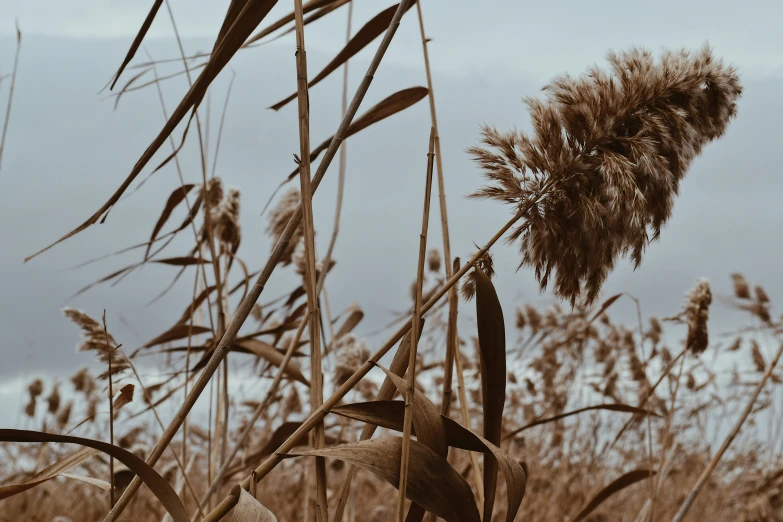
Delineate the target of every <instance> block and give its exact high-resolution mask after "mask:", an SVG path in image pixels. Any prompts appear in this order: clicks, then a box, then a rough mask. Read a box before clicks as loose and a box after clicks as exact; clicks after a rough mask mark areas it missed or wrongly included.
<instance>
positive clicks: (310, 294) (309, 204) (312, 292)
mask: <svg viewBox="0 0 783 522" xmlns="http://www.w3.org/2000/svg"><path fill="white" fill-rule="evenodd" d="M303 18H304V14H303V13H302V0H294V22H295V27H296V86H297V105H298V112H299V153H300V155H301V158H300V161H298V163H299V180H300V186H301V193H302V213H303V221H304V247H305V260H306V267H307V270H306V271H305V290H306V291H307V308H308V310H310V315H309V319H310V326H309V332H310V372H311V375H310V408H311V411H316V410H317V409H318V408H320V407H321V405H322V404H323V400H324V398H323V371H322V369H321V334H320V330H319V327H320V323H319V320H320V317H321V312H320V308H319V306H318V302H319V300H318V295H317V293H316V267H315V224H314V221H313V190H312V187H311V182H312V180H311V179H310V98H309V94H308V89H307V51H306V50H305V38H304V20H303ZM327 270H328V267H327V266H324V271H327ZM325 445H326V437H325V434H324V425H323V422H321V423H318V424H317V425H316V426H315V430H314V433H313V447H314V448H315V449H321V448H323V447H324V446H325ZM315 484H316V520H318V522H328V520H329V511H328V508H327V498H326V459H325V458H324V457H315Z"/></svg>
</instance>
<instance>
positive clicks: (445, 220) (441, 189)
mask: <svg viewBox="0 0 783 522" xmlns="http://www.w3.org/2000/svg"><path fill="white" fill-rule="evenodd" d="M416 12H417V14H418V19H419V33H420V34H421V48H422V54H423V56H424V70H425V72H426V74H427V92H428V99H429V102H430V121H431V122H432V127H433V128H434V129H435V161H436V166H437V168H438V201H439V203H440V224H441V232H442V235H443V258H444V260H445V265H446V277H449V276H450V275H451V262H452V260H451V240H450V238H449V217H448V212H447V210H446V185H445V182H444V179H443V157H442V156H441V153H440V131H439V130H438V115H437V112H436V111H435V90H434V89H433V87H432V70H431V69H430V55H429V51H428V49H427V44H428V43H429V41H430V40H429V38H427V35H426V33H425V31H424V16H423V15H422V13H421V1H420V0H419V1H417V2H416ZM450 299H451V298H450Z"/></svg>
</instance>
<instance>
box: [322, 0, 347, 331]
mask: <svg viewBox="0 0 783 522" xmlns="http://www.w3.org/2000/svg"><path fill="white" fill-rule="evenodd" d="M352 21H353V2H348V23H347V27H346V29H345V43H346V45H347V44H348V42H350V41H351V22H352ZM349 62H350V60H346V62H345V65H343V97H342V106H341V111H340V115H341V116H342V117H345V113H346V111H347V110H348V63H349ZM347 162H348V144H347V143H342V144H341V145H340V165H339V169H338V174H337V201H336V203H335V208H334V226H333V228H332V237H331V239H330V240H329V247H328V248H327V249H326V255H325V256H324V259H323V262H322V265H323V266H325V267H328V266H329V265H330V264H331V262H332V253H333V251H334V245H335V244H336V243H337V235H338V234H339V233H340V217H341V215H342V211H343V193H344V192H345V170H346V167H347ZM326 272H328V269H327V270H324V273H323V274H322V275H321V276H320V277H319V278H318V288H317V289H316V295H321V289H322V288H323V285H324V281H325V280H326ZM324 299H325V304H326V314H327V316H329V327H330V328H331V326H332V321H331V315H332V314H331V312H330V311H329V296H328V295H327V294H326V292H324ZM332 342H334V332H332Z"/></svg>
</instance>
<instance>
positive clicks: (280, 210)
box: [267, 188, 304, 266]
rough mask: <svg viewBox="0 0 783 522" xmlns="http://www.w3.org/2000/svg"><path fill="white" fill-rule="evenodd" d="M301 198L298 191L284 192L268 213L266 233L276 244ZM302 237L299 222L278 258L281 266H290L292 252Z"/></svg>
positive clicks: (301, 228)
mask: <svg viewBox="0 0 783 522" xmlns="http://www.w3.org/2000/svg"><path fill="white" fill-rule="evenodd" d="M300 200H301V196H300V194H299V189H296V188H292V189H290V190H289V191H288V192H286V193H285V194H284V195H283V197H282V198H281V199H280V201H279V202H278V203H277V205H276V206H275V207H274V208H273V209H272V210H271V211H270V213H269V224H268V226H267V232H268V233H269V235H270V237H271V238H272V239H274V240H275V242H277V240H278V239H280V236H281V235H282V234H283V231H284V230H285V226H286V225H287V224H288V221H289V220H290V219H291V216H293V215H294V213H295V212H296V207H297V206H298V205H299V201H300ZM303 237H304V225H303V224H302V223H301V222H300V223H299V226H298V227H296V231H295V232H294V234H293V236H291V241H290V242H289V243H288V247H287V248H286V249H285V252H283V256H282V257H281V258H280V262H281V263H282V264H283V266H286V265H290V264H291V262H292V261H293V255H294V251H295V250H296V246H297V243H299V242H300V241H301V240H302V238H303Z"/></svg>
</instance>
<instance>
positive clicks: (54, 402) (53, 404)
mask: <svg viewBox="0 0 783 522" xmlns="http://www.w3.org/2000/svg"><path fill="white" fill-rule="evenodd" d="M46 404H47V409H48V411H49V413H51V414H55V413H57V410H59V409H60V387H59V386H58V385H57V384H55V385H54V388H52V392H51V393H50V394H49V396H48V397H47V398H46Z"/></svg>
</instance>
